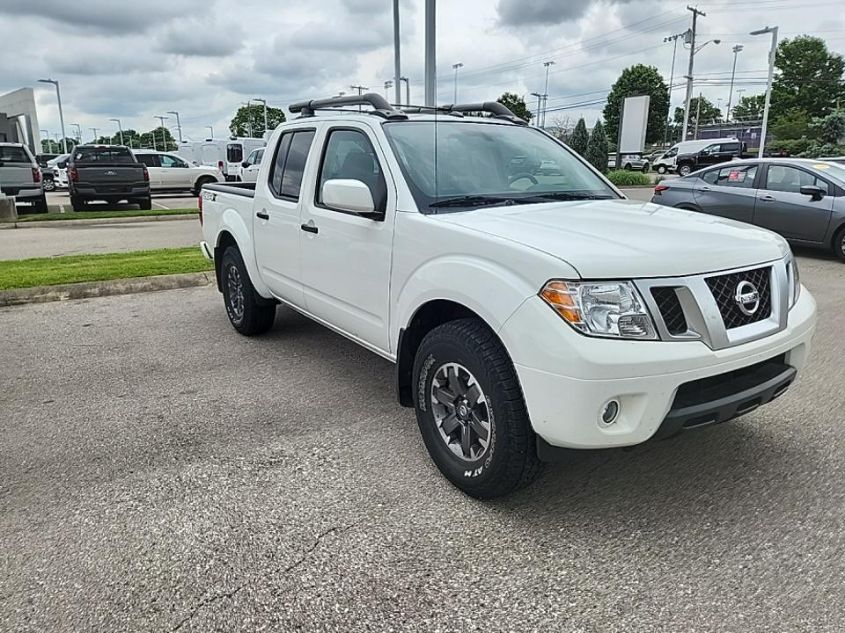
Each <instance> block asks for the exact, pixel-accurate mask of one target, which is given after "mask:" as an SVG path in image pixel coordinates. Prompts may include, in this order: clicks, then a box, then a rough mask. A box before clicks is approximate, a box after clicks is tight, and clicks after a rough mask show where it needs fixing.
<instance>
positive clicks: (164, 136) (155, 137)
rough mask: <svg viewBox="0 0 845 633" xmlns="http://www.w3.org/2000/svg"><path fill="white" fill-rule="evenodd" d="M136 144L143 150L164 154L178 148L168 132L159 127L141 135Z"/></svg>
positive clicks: (164, 128)
mask: <svg viewBox="0 0 845 633" xmlns="http://www.w3.org/2000/svg"><path fill="white" fill-rule="evenodd" d="M124 140H126V139H125V137H124ZM138 144H139V145H140V146H141V147H142V148H144V149H154V148H155V149H159V150H161V151H165V152H172V151H174V150H175V149H177V148H178V147H179V146H178V145H177V144H176V139H174V138H173V135H172V134H171V133H170V130H168V129H167V128H166V127H161V126H159V127H157V128H155V129H154V130H150V131H149V132H144V133H143V134H141V136H140V138H139V139H138Z"/></svg>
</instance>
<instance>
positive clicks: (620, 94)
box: [603, 64, 669, 143]
mask: <svg viewBox="0 0 845 633" xmlns="http://www.w3.org/2000/svg"><path fill="white" fill-rule="evenodd" d="M638 95H648V96H649V97H650V99H649V105H648V124H647V126H646V141H647V142H649V143H657V142H659V141H662V140H663V132H664V129H665V126H666V117H667V116H669V86H667V85H666V82H665V81H664V80H663V77H662V76H661V74H660V73H659V72H658V71H657V68H656V67H654V66H646V65H645V64H636V65H635V66H631V67H629V68H626V69H625V70H623V71H622V74H621V75H620V76H619V79H617V80H616V83H614V84H613V86H612V87H611V88H610V94H608V95H607V104H606V105H605V106H604V111H603V114H604V120H605V133H606V135H607V136H608V137H610V138H612V139H613V140H614V141H615V140H616V138H617V137H618V135H619V117H620V115H621V112H622V104H623V102H624V101H625V97H635V96H638Z"/></svg>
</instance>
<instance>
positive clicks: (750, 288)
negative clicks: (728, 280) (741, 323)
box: [734, 281, 760, 316]
mask: <svg viewBox="0 0 845 633" xmlns="http://www.w3.org/2000/svg"><path fill="white" fill-rule="evenodd" d="M734 301H736V305H737V306H738V307H739V309H740V310H741V311H742V313H743V314H746V315H748V316H751V315H752V314H754V313H755V312H757V308H759V307H760V293H759V292H758V291H757V288H756V287H755V286H754V284H752V283H751V282H750V281H740V282H739V283H738V284H737V285H736V294H735V295H734Z"/></svg>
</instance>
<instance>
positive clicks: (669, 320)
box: [651, 286, 689, 336]
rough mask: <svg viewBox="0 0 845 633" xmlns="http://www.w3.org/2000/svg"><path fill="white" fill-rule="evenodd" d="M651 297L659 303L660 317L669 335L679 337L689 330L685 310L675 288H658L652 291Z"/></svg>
mask: <svg viewBox="0 0 845 633" xmlns="http://www.w3.org/2000/svg"><path fill="white" fill-rule="evenodd" d="M651 296H652V297H654V301H655V302H656V303H657V309H658V310H660V316H661V317H663V323H664V324H665V325H666V330H667V331H668V332H669V334H672V335H673V336H677V335H678V334H684V333H685V332H686V331H687V329H689V328H688V326H687V319H686V317H685V316H684V309H683V308H682V307H681V302H680V300H679V299H678V293H677V292H676V290H675V288H674V287H673V286H656V287H654V288H652V289H651Z"/></svg>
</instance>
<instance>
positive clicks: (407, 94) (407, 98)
mask: <svg viewBox="0 0 845 633" xmlns="http://www.w3.org/2000/svg"><path fill="white" fill-rule="evenodd" d="M399 81H404V82H405V105H411V81H410V79H408V78H407V77H399ZM399 101H400V102H401V101H402V99H401V98H400V99H399Z"/></svg>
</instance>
